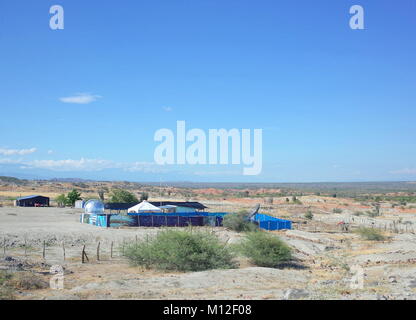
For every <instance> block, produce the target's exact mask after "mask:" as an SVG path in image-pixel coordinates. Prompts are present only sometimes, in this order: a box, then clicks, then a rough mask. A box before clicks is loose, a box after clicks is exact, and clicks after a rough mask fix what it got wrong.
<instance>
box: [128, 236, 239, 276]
mask: <svg viewBox="0 0 416 320" xmlns="http://www.w3.org/2000/svg"><path fill="white" fill-rule="evenodd" d="M124 254H125V256H126V257H127V258H128V259H129V260H130V262H131V263H132V264H133V265H138V266H144V267H146V268H156V269H160V270H178V271H202V270H209V269H229V268H234V267H236V264H235V263H234V261H233V258H234V256H233V255H232V253H231V252H230V251H229V249H228V248H226V247H225V245H224V244H223V243H221V242H220V241H219V240H218V238H217V237H216V236H215V235H212V234H210V233H207V232H192V231H188V230H185V231H182V230H181V231H178V230H166V231H162V232H160V233H158V234H157V236H156V237H154V238H152V239H150V240H148V241H141V242H139V243H138V244H137V245H136V244H132V245H129V246H127V247H126V248H125V251H124Z"/></svg>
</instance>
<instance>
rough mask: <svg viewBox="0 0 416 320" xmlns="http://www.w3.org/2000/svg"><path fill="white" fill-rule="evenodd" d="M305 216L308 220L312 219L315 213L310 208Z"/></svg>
mask: <svg viewBox="0 0 416 320" xmlns="http://www.w3.org/2000/svg"><path fill="white" fill-rule="evenodd" d="M305 218H306V219H308V220H312V219H313V213H312V211H311V210H308V212H306V213H305Z"/></svg>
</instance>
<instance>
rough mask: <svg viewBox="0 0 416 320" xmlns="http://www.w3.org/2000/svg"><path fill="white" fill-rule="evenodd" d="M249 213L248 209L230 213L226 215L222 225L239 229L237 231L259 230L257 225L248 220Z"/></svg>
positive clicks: (235, 229)
mask: <svg viewBox="0 0 416 320" xmlns="http://www.w3.org/2000/svg"><path fill="white" fill-rule="evenodd" d="M247 215H248V212H247V211H239V212H237V213H229V214H227V215H225V216H224V220H223V221H222V225H223V226H224V227H226V228H228V229H231V230H234V231H237V232H247V231H255V230H257V229H258V228H257V226H256V225H255V224H254V223H252V222H250V221H247V220H246V217H247Z"/></svg>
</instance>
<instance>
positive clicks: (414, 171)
mask: <svg viewBox="0 0 416 320" xmlns="http://www.w3.org/2000/svg"><path fill="white" fill-rule="evenodd" d="M390 173H391V174H416V169H411V168H405V169H400V170H394V171H390Z"/></svg>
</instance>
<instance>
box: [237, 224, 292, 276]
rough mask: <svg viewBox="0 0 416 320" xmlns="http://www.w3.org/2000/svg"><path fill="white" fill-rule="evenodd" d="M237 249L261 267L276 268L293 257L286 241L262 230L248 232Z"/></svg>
mask: <svg viewBox="0 0 416 320" xmlns="http://www.w3.org/2000/svg"><path fill="white" fill-rule="evenodd" d="M237 250H238V251H240V252H241V253H242V254H243V255H245V256H246V257H247V258H249V259H250V261H251V262H252V263H254V264H255V265H257V266H260V267H269V268H275V267H277V266H278V265H279V264H282V263H285V262H288V261H289V260H290V259H291V257H292V254H291V249H290V248H289V246H288V245H286V243H284V242H283V241H282V240H281V239H280V238H278V237H277V236H275V235H271V234H268V233H266V232H262V231H258V232H250V233H247V235H246V237H245V239H244V240H243V242H242V243H241V244H240V245H238V246H237Z"/></svg>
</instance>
